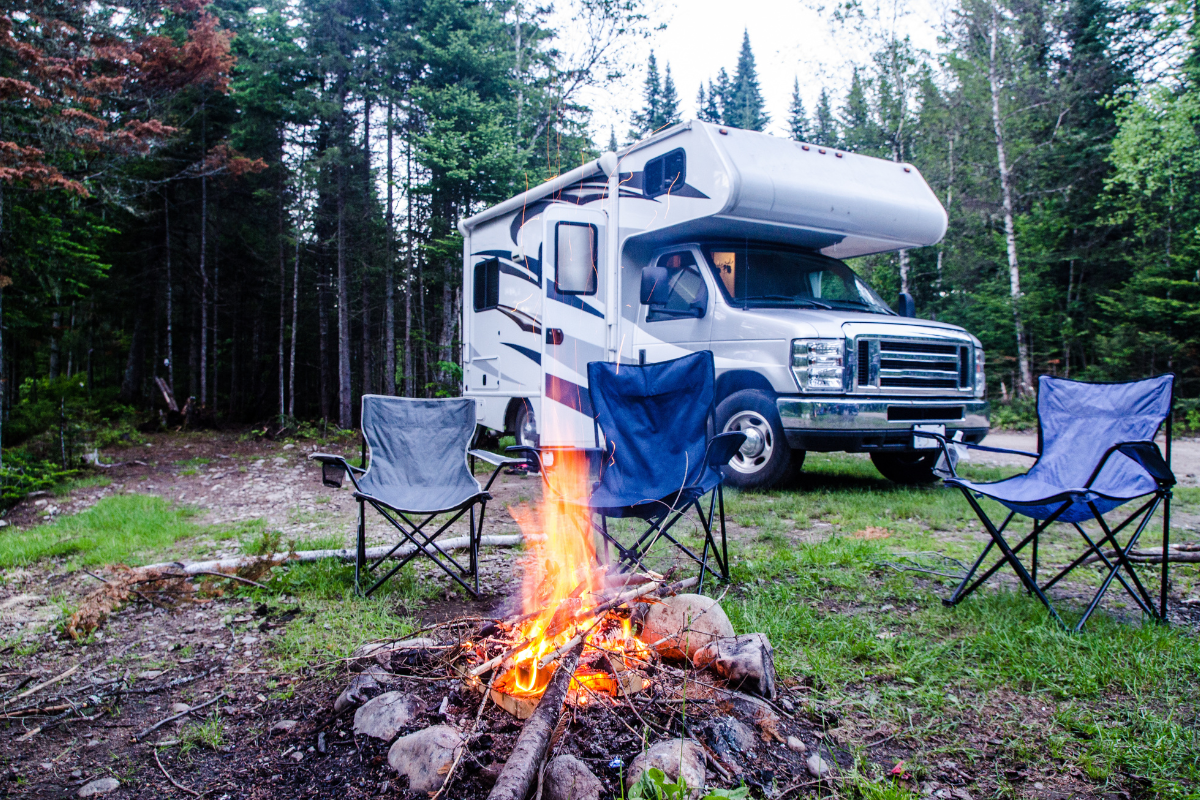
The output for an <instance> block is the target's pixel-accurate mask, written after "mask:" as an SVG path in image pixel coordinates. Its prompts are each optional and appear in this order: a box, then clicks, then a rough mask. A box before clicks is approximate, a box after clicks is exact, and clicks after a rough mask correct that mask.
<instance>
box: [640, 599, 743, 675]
mask: <svg viewBox="0 0 1200 800" xmlns="http://www.w3.org/2000/svg"><path fill="white" fill-rule="evenodd" d="M733 636H734V633H733V625H731V624H730V622H729V617H727V616H725V610H724V609H722V608H721V606H720V605H718V604H717V601H716V600H713V599H712V598H711V597H705V596H704V595H699V594H679V595H675V596H674V597H668V598H666V599H665V600H663V601H662V602H661V603H655V604H653V605H651V606H650V610H649V611H647V612H646V619H645V622H644V623H643V626H642V633H641V636H640V638H641V640H642V641H643V642H645V643H646V644H649V645H653V646H654V648H655V649H656V650H657V651H658V653H659V655H661V656H663V657H664V658H671V659H676V660H683V659H685V658H691V657H692V656H694V655H695V654H696V651H697V650H699V649H700V648H702V647H705V646H706V645H708V644H709V643H710V642H712V641H713V640H715V639H723V638H732V637H733Z"/></svg>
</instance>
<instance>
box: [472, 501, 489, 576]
mask: <svg viewBox="0 0 1200 800" xmlns="http://www.w3.org/2000/svg"><path fill="white" fill-rule="evenodd" d="M485 514H487V501H486V500H484V501H483V503H481V504H480V506H479V528H478V529H476V528H475V520H474V519H473V517H474V516H475V514H474V512H472V513H471V516H472V520H471V575H473V576H474V578H475V596H476V597H478V596H479V546H480V545H481V544H482V543H483V517H484V515H485Z"/></svg>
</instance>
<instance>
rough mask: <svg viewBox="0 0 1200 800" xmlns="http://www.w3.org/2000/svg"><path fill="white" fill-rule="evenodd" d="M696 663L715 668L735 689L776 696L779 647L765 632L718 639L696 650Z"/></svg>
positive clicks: (701, 666)
mask: <svg viewBox="0 0 1200 800" xmlns="http://www.w3.org/2000/svg"><path fill="white" fill-rule="evenodd" d="M692 663H693V664H694V665H695V666H696V668H697V669H704V668H706V667H708V668H711V669H712V671H713V672H715V673H717V674H718V675H720V676H721V677H722V678H724V679H725V680H726V681H728V682H729V685H730V686H731V687H733V688H735V689H740V690H743V691H748V692H753V693H755V694H758V695H761V696H763V697H766V698H767V699H769V700H774V699H775V695H776V691H775V650H774V648H772V647H771V642H770V640H768V639H767V637H766V636H765V635H764V634H761V633H748V634H745V635H744V636H733V637H730V638H726V639H717V640H716V641H713V642H710V643H708V644H707V645H705V646H704V647H702V648H700V649H699V650H698V651H696V654H695V656H694V657H693V659H692Z"/></svg>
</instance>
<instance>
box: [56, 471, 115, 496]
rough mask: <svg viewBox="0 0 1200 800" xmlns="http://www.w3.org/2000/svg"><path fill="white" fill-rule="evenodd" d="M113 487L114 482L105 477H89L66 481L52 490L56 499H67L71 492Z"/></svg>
mask: <svg viewBox="0 0 1200 800" xmlns="http://www.w3.org/2000/svg"><path fill="white" fill-rule="evenodd" d="M111 485H112V481H111V480H110V479H108V478H106V477H105V476H103V475H89V476H87V477H84V478H74V479H72V480H69V481H64V482H62V483H60V484H58V485H57V486H55V487H54V488H53V489H51V491H52V492H54V496H55V497H66V496H67V495H69V494H71V492H75V491H79V490H81V489H102V488H104V487H105V486H111Z"/></svg>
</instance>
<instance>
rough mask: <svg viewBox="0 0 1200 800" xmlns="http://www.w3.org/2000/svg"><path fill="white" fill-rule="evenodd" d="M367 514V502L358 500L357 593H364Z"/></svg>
mask: <svg viewBox="0 0 1200 800" xmlns="http://www.w3.org/2000/svg"><path fill="white" fill-rule="evenodd" d="M366 521H367V514H366V508H365V504H364V503H363V501H362V500H359V501H358V535H357V536H356V537H355V538H356V542H355V550H354V591H355V593H356V594H362V586H361V585H360V583H359V581H360V580H361V576H362V571H363V567H365V566H366V563H367V531H366Z"/></svg>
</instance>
